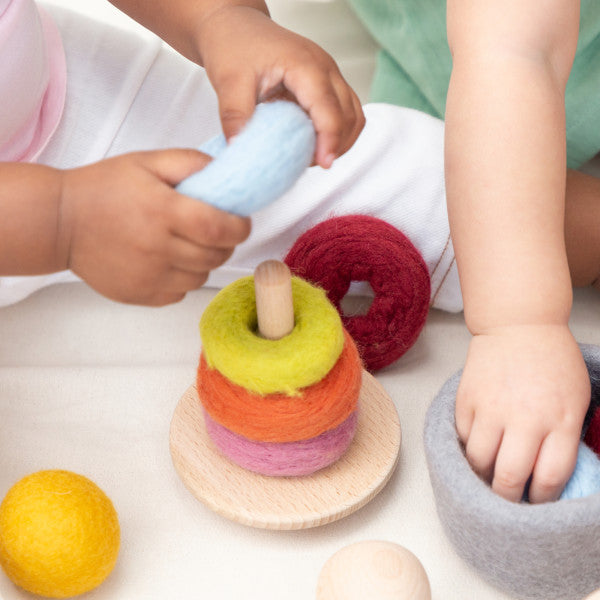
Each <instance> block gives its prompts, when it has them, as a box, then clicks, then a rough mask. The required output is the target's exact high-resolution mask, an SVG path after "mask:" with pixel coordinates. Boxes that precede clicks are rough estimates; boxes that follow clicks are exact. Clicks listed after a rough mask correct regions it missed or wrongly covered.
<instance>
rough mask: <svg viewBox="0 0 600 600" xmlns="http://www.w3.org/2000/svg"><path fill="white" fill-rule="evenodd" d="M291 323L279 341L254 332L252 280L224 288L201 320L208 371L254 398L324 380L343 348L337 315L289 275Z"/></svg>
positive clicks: (326, 302)
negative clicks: (286, 333) (292, 303)
mask: <svg viewBox="0 0 600 600" xmlns="http://www.w3.org/2000/svg"><path fill="white" fill-rule="evenodd" d="M292 296H293V301H294V319H295V325H294V329H293V330H292V332H291V333H290V334H289V335H287V336H285V337H283V338H281V339H279V340H267V339H264V338H262V337H260V335H259V334H258V332H257V329H258V323H257V316H256V300H255V295H254V277H252V276H248V277H243V278H241V279H238V280H237V281H235V282H233V283H232V284H230V285H228V286H227V287H225V288H223V289H222V290H221V291H220V292H219V293H218V294H217V295H216V296H215V297H214V298H213V300H212V301H211V303H210V304H209V305H208V307H207V308H206V310H205V311H204V313H203V315H202V318H201V319H200V337H201V339H202V347H203V352H204V355H205V357H206V361H207V363H208V365H209V367H211V368H214V369H217V370H218V371H219V372H220V373H221V374H222V375H224V376H225V377H227V379H229V380H230V381H232V382H233V383H235V384H237V385H239V386H241V387H244V388H246V389H247V390H250V391H252V392H255V393H257V394H262V395H266V394H273V393H284V394H289V395H295V394H297V393H298V390H299V389H300V388H304V387H308V386H310V385H313V384H314V383H317V382H318V381H320V380H321V379H323V378H324V377H325V376H326V375H327V373H329V371H330V370H331V369H332V367H333V366H334V364H335V363H336V361H337V360H338V358H339V356H340V354H341V353H342V349H343V347H344V333H343V328H342V321H341V319H340V316H339V313H338V311H337V310H336V309H335V307H334V306H333V305H332V304H331V303H330V302H329V300H328V299H327V296H326V295H325V292H324V291H323V290H322V289H321V288H318V287H315V286H313V285H311V284H310V283H307V282H306V281H304V280H302V279H299V278H298V277H292Z"/></svg>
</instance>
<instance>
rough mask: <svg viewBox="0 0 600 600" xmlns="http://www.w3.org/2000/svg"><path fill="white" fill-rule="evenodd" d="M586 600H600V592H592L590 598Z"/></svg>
mask: <svg viewBox="0 0 600 600" xmlns="http://www.w3.org/2000/svg"><path fill="white" fill-rule="evenodd" d="M585 600H600V590H596V591H595V592H592V593H591V594H590V595H589V596H586V597H585Z"/></svg>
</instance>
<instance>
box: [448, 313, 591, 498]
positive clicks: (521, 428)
mask: <svg viewBox="0 0 600 600" xmlns="http://www.w3.org/2000/svg"><path fill="white" fill-rule="evenodd" d="M589 401H590V380H589V375H588V372H587V370H586V367H585V363H584V361H583V357H582V355H581V352H580V351H579V347H578V346H577V343H576V342H575V340H574V339H573V336H572V334H571V332H570V331H569V329H568V327H567V326H566V325H565V326H562V325H519V326H508V327H499V328H497V329H494V330H493V331H491V332H489V333H487V334H485V335H476V336H474V337H473V339H472V341H471V344H470V347H469V351H468V354H467V361H466V365H465V369H464V371H463V375H462V378H461V381H460V385H459V389H458V392H457V398H456V427H457V431H458V435H459V438H460V439H461V441H462V442H463V443H464V445H465V452H466V456H467V459H468V461H469V463H470V464H471V466H472V467H473V469H474V471H475V472H476V473H478V474H479V475H480V476H481V477H482V478H483V479H484V480H486V481H488V482H490V483H491V485H492V489H493V490H494V491H495V492H497V493H498V494H500V495H501V496H503V497H505V498H507V499H508V500H513V501H519V500H521V498H522V497H523V491H524V488H525V485H526V483H527V481H528V479H529V478H530V476H531V483H530V487H529V500H530V501H531V502H547V501H551V500H556V499H557V498H558V497H559V496H560V493H561V492H562V489H563V488H564V486H565V484H566V482H567V481H568V479H569V477H570V475H571V473H572V472H573V469H574V467H575V461H576V458H577V446H578V443H579V439H580V436H581V428H582V424H583V420H584V417H585V413H586V410H587V407H588V404H589Z"/></svg>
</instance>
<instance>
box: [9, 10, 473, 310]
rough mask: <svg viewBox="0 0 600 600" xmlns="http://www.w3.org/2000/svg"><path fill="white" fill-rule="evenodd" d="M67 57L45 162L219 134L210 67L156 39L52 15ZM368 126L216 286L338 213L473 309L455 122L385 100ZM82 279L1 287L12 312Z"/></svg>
mask: <svg viewBox="0 0 600 600" xmlns="http://www.w3.org/2000/svg"><path fill="white" fill-rule="evenodd" d="M51 12H52V14H53V15H54V17H55V19H56V21H57V24H58V26H59V29H60V30H61V32H62V34H63V44H64V47H65V53H66V57H67V68H68V74H69V76H68V82H67V101H66V106H65V111H64V118H63V120H62V122H61V124H60V126H59V128H58V129H57V132H56V134H55V135H54V136H53V138H52V139H51V140H50V143H49V144H48V146H47V148H46V149H45V150H44V152H43V153H42V155H41V156H40V158H39V162H40V163H42V164H47V165H51V166H55V167H59V168H71V167H74V166H78V165H82V164H87V163H90V162H94V161H97V160H100V159H102V158H105V157H107V156H113V155H116V154H121V153H123V152H127V151H134V150H145V149H152V148H163V147H169V146H188V147H189V146H192V147H193V146H199V145H200V144H202V142H204V141H205V140H206V139H208V138H209V137H211V136H212V135H214V134H215V133H216V132H218V131H219V125H218V118H217V116H218V112H217V108H216V99H215V94H214V92H213V91H212V88H211V87H210V84H209V82H208V79H207V78H206V76H205V74H204V71H203V70H202V69H200V68H197V67H195V66H193V65H192V64H191V63H189V62H188V61H186V60H184V59H183V58H181V57H179V56H178V55H176V54H175V53H174V52H172V51H170V50H169V49H167V48H165V47H164V46H162V45H161V44H160V43H159V41H158V40H157V39H156V38H147V39H146V38H139V37H138V36H137V35H134V34H130V33H129V32H127V31H125V30H121V29H116V28H115V27H113V26H111V25H105V24H100V23H99V22H95V21H92V20H88V19H85V20H84V19H83V18H82V17H81V16H80V15H78V14H77V13H74V12H70V11H64V10H62V9H61V10H56V9H54V10H52V11H51ZM365 113H366V116H367V125H366V127H365V130H364V132H363V133H362V134H361V136H360V138H359V140H358V141H357V142H356V144H355V145H354V146H353V148H352V149H351V150H350V151H349V152H347V153H346V155H344V156H343V157H341V158H340V159H339V160H337V161H336V162H335V164H334V166H333V167H332V168H331V169H330V170H324V169H321V168H319V167H314V168H311V169H308V170H307V171H306V173H305V175H304V176H302V177H301V178H300V180H299V181H298V182H297V184H296V186H294V188H293V189H292V190H291V191H290V192H288V193H287V194H285V196H284V197H282V198H281V199H280V200H279V201H277V202H276V203H274V204H272V205H271V206H269V207H267V208H265V209H263V210H262V211H260V213H257V214H256V215H254V217H253V219H252V222H253V225H252V233H251V235H250V238H249V239H248V240H247V241H246V242H245V243H244V244H242V245H240V246H238V247H237V248H236V251H235V252H234V254H233V256H232V257H231V259H230V260H229V261H228V262H227V264H226V265H225V266H224V267H222V268H220V269H217V270H216V271H215V272H214V273H213V274H211V277H210V278H209V281H208V285H209V286H217V287H221V286H223V285H226V284H227V283H230V282H231V281H233V280H235V279H237V278H238V277H241V276H244V275H247V274H249V273H250V272H251V271H252V269H253V268H254V267H255V266H256V265H257V264H259V263H260V262H261V261H263V260H265V259H268V258H283V257H284V255H285V253H286V252H287V250H288V249H289V247H290V246H291V244H292V243H293V241H294V240H296V239H297V238H298V237H299V235H300V234H302V233H303V232H304V231H306V230H307V229H309V228H310V227H312V226H313V225H316V224H317V223H319V222H321V221H323V220H324V219H326V218H328V217H330V216H333V215H342V214H354V213H360V214H362V213H366V214H370V215H373V216H377V217H380V218H382V219H384V220H386V221H388V222H389V223H391V224H393V225H395V226H396V227H397V228H398V229H400V230H401V231H402V232H403V233H404V234H405V235H407V236H408V237H409V238H410V240H411V241H412V242H413V244H414V245H415V246H416V247H417V249H418V250H419V251H420V252H421V254H422V256H423V258H424V259H425V262H426V263H427V265H428V267H429V272H430V275H431V278H432V295H431V301H432V304H433V305H434V306H435V307H437V308H441V309H444V310H450V311H458V310H461V309H462V300H461V296H460V286H459V282H458V274H457V270H456V264H455V261H454V252H453V249H452V244H451V242H450V233H449V227H448V218H447V213H446V204H445V198H444V178H443V124H442V122H441V121H439V120H436V119H434V118H432V117H430V116H428V115H425V114H422V113H418V112H417V111H414V110H410V109H404V108H400V107H396V106H387V105H383V104H379V105H368V106H367V107H366V108H365ZM69 279H75V277H74V276H72V275H71V274H66V273H59V274H53V275H47V276H40V277H35V278H31V277H8V278H2V279H0V306H2V305H6V304H10V303H11V302H16V301H18V300H20V299H22V298H24V297H26V296H27V295H28V294H29V293H31V292H32V291H34V290H35V289H37V288H39V287H43V286H44V285H48V284H51V283H53V282H55V281H59V282H62V281H66V280H69Z"/></svg>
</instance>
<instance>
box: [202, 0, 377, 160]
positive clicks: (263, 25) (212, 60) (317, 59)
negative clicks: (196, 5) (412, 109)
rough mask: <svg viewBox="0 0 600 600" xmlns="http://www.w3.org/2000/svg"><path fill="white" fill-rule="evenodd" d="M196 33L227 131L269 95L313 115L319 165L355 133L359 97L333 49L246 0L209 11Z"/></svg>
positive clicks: (349, 142)
mask: <svg viewBox="0 0 600 600" xmlns="http://www.w3.org/2000/svg"><path fill="white" fill-rule="evenodd" d="M197 40H198V42H197V43H198V46H199V50H200V54H201V57H202V63H203V65H204V67H205V68H206V72H207V74H208V77H209V78H210V80H211V82H212V84H213V86H214V87H215V90H216V92H217V95H218V97H219V107H220V114H221V121H222V125H223V131H224V133H225V136H226V137H227V138H230V137H232V136H234V135H235V134H236V133H238V132H239V130H240V129H241V127H242V126H243V125H244V123H245V122H246V121H247V120H248V119H249V117H250V116H251V115H252V112H253V111H254V107H255V105H256V103H257V102H261V101H263V100H265V99H269V98H273V97H291V98H292V99H295V100H296V101H297V102H298V103H299V104H300V106H302V108H304V110H306V112H307V113H308V114H309V115H310V117H311V119H312V120H313V123H314V126H315V130H316V132H317V147H316V151H315V162H316V163H317V164H318V165H320V166H322V167H324V168H328V167H329V166H331V163H332V162H333V160H334V159H335V158H336V157H337V156H339V155H341V154H343V153H344V152H346V150H348V149H349V148H350V146H352V144H353V143H354V141H355V140H356V138H357V137H358V134H359V133H360V131H361V129H362V128H363V126H364V122H365V120H364V115H363V112H362V107H361V105H360V101H359V99H358V97H357V96H356V94H355V93H354V91H353V90H352V88H350V86H349V85H348V84H347V83H346V81H345V80H344V78H343V77H342V75H341V73H340V71H339V69H338V67H337V65H336V64H335V62H334V60H333V59H332V58H331V56H329V54H327V53H326V52H325V51H324V50H323V49H321V48H320V47H319V46H317V45H316V44H314V43H313V42H311V41H310V40H308V39H306V38H303V37H301V36H299V35H297V34H295V33H292V32H291V31H288V30H287V29H284V28H283V27H280V26H279V25H277V24H276V23H274V22H273V21H272V20H271V19H270V18H269V17H267V15H265V14H264V13H262V12H261V11H259V10H257V9H253V8H249V7H247V6H246V7H244V6H228V7H225V8H222V9H220V10H218V11H215V12H214V13H212V14H211V15H210V16H209V17H207V18H206V19H205V20H204V21H203V22H202V26H201V28H200V31H199V32H198V34H197Z"/></svg>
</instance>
